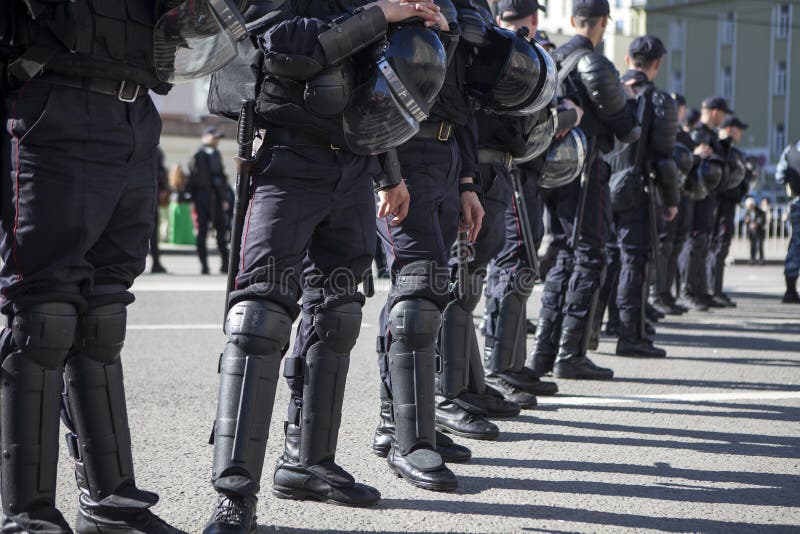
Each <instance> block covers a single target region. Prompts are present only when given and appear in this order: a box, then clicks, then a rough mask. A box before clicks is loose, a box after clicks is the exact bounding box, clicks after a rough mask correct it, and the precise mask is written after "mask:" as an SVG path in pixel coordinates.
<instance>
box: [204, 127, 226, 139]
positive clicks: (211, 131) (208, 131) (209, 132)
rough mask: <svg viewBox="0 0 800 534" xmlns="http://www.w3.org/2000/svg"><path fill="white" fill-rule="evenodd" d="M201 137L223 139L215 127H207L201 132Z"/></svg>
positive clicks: (223, 135) (222, 135)
mask: <svg viewBox="0 0 800 534" xmlns="http://www.w3.org/2000/svg"><path fill="white" fill-rule="evenodd" d="M203 135H211V136H214V137H225V134H224V133H223V132H222V131H220V130H218V129H217V128H216V127H215V126H209V127H208V128H206V129H205V130H203Z"/></svg>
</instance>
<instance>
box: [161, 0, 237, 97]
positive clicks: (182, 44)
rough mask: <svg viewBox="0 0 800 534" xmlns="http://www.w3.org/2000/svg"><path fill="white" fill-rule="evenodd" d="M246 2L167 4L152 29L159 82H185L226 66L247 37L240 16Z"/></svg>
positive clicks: (189, 0)
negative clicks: (239, 43)
mask: <svg viewBox="0 0 800 534" xmlns="http://www.w3.org/2000/svg"><path fill="white" fill-rule="evenodd" d="M249 4H250V0H183V1H180V0H178V1H170V2H167V4H166V7H167V8H168V9H167V11H166V12H165V13H164V14H162V15H161V16H160V17H159V19H158V21H157V22H156V25H155V27H154V28H153V59H154V63H155V65H154V66H155V69H156V74H157V75H158V77H159V79H160V80H162V81H165V82H169V83H180V82H187V81H191V80H194V79H197V78H202V77H205V76H208V75H209V74H211V73H213V72H216V71H217V70H219V69H221V68H222V67H224V66H225V65H227V64H228V63H230V62H231V61H232V60H233V59H234V58H235V57H236V54H237V52H238V48H237V44H236V43H237V42H238V41H242V40H244V39H245V38H246V37H247V29H246V28H245V20H244V17H243V16H242V12H244V10H245V9H247V7H248V6H249Z"/></svg>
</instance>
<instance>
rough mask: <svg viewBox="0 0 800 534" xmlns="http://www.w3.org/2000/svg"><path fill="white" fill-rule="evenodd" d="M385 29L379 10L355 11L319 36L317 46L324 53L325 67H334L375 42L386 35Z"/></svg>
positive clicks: (384, 22)
mask: <svg viewBox="0 0 800 534" xmlns="http://www.w3.org/2000/svg"><path fill="white" fill-rule="evenodd" d="M387 28H388V23H387V22H386V17H384V16H383V11H382V10H381V9H380V8H378V7H370V8H368V9H363V10H356V11H355V12H354V13H353V16H352V17H349V18H347V19H344V20H343V21H341V22H339V23H337V24H334V25H333V26H332V27H331V28H330V29H329V30H326V31H324V32H322V33H321V34H320V35H319V37H318V40H319V46H320V48H322V51H323V52H324V53H325V59H326V62H327V65H328V66H331V65H335V64H337V63H339V62H340V61H342V60H343V59H345V58H348V57H350V56H352V55H353V54H355V53H357V52H360V51H361V50H363V49H365V48H366V47H368V46H369V45H371V44H373V43H375V42H377V41H378V40H380V39H381V38H382V37H383V36H384V35H386V30H387Z"/></svg>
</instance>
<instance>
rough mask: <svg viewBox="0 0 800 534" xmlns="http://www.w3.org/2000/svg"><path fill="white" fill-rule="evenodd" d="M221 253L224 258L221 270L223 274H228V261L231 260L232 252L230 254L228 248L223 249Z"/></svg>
mask: <svg viewBox="0 0 800 534" xmlns="http://www.w3.org/2000/svg"><path fill="white" fill-rule="evenodd" d="M219 255H220V257H221V258H222V262H221V263H220V265H219V272H221V273H222V274H227V273H228V266H229V265H230V264H229V263H228V262H229V261H230V254H228V251H227V250H221V251H220V253H219Z"/></svg>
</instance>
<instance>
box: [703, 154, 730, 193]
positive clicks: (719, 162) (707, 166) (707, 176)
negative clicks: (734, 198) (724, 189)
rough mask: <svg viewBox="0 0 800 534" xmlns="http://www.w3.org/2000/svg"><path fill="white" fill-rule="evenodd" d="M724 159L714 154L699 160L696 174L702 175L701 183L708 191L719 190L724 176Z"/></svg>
mask: <svg viewBox="0 0 800 534" xmlns="http://www.w3.org/2000/svg"><path fill="white" fill-rule="evenodd" d="M725 170H726V169H725V161H724V160H723V159H722V158H721V157H719V156H718V155H716V154H712V155H711V156H710V157H708V158H705V159H704V160H703V161H701V162H700V166H699V167H698V174H700V175H701V176H702V177H703V183H704V184H705V186H706V189H707V190H708V192H709V193H711V192H715V191H719V186H720V185H721V184H722V181H723V178H724V177H725Z"/></svg>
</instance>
